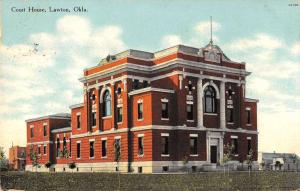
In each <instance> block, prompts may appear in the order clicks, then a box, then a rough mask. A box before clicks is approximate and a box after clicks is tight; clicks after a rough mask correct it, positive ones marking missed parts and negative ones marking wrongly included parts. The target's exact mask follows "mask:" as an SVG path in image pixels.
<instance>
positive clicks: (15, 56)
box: [0, 16, 126, 145]
mask: <svg viewBox="0 0 300 191" xmlns="http://www.w3.org/2000/svg"><path fill="white" fill-rule="evenodd" d="M34 44H37V45H34ZM125 48H126V45H125V43H124V42H123V40H122V29H121V28H120V27H118V26H114V25H109V26H101V27H95V26H93V25H92V24H91V23H90V21H89V20H88V19H86V18H84V17H80V16H64V17H62V18H60V19H58V20H57V23H56V31H55V32H53V33H46V32H43V33H35V34H31V35H30V36H29V37H28V41H27V42H24V43H23V44H15V45H10V46H5V45H3V46H0V86H1V91H0V97H1V100H0V107H1V110H2V111H1V112H0V113H1V116H0V123H1V125H0V127H1V128H0V130H1V133H0V135H1V136H5V138H2V137H1V138H0V144H1V145H4V144H7V143H8V142H11V141H12V140H22V141H21V142H18V144H23V145H24V144H25V137H26V135H25V133H18V134H16V133H13V132H15V131H16V130H17V129H21V130H22V131H20V132H25V129H26V127H25V123H24V120H25V119H26V118H32V117H37V116H40V115H45V114H51V113H59V112H68V111H69V108H68V107H69V105H71V104H76V103H80V102H82V101H83V98H82V84H81V83H80V82H79V81H78V78H79V77H82V76H83V69H84V68H86V67H91V66H95V65H97V62H98V61H99V60H100V58H103V57H105V56H106V55H107V54H113V53H117V52H120V51H123V50H124V49H125ZM3 71H5V72H3ZM3 109H4V110H3ZM8 126H9V127H11V128H6V127H8Z"/></svg>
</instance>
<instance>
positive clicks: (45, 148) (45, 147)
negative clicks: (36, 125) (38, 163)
mask: <svg viewBox="0 0 300 191" xmlns="http://www.w3.org/2000/svg"><path fill="white" fill-rule="evenodd" d="M45 154H47V146H46V145H44V155H45Z"/></svg>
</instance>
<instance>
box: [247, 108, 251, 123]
mask: <svg viewBox="0 0 300 191" xmlns="http://www.w3.org/2000/svg"><path fill="white" fill-rule="evenodd" d="M246 116H247V124H251V110H246Z"/></svg>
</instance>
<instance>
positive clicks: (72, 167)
mask: <svg viewBox="0 0 300 191" xmlns="http://www.w3.org/2000/svg"><path fill="white" fill-rule="evenodd" d="M69 168H70V169H72V172H73V169H74V168H76V164H75V162H70V163H69Z"/></svg>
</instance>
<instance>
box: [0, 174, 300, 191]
mask: <svg viewBox="0 0 300 191" xmlns="http://www.w3.org/2000/svg"><path fill="white" fill-rule="evenodd" d="M0 178H1V184H2V188H4V189H10V188H13V189H22V190H142V191H146V190H170V191H176V190H243V191H244V190H296V189H300V173H299V172H298V173H296V172H251V174H250V175H249V174H248V172H230V173H226V174H224V173H222V172H218V173H217V172H206V173H197V174H115V173H30V172H25V173H24V172H23V173H21V172H5V173H0ZM119 178H120V187H119Z"/></svg>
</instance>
